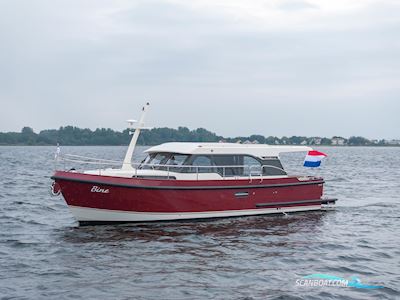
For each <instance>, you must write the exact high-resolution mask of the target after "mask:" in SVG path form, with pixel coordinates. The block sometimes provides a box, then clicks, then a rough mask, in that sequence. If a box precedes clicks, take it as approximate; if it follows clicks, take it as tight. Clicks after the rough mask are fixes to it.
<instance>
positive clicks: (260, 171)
mask: <svg viewBox="0 0 400 300" xmlns="http://www.w3.org/2000/svg"><path fill="white" fill-rule="evenodd" d="M57 161H63V162H64V169H65V162H74V163H80V164H90V165H112V166H116V165H118V166H120V165H121V162H120V161H115V160H108V159H98V158H92V157H86V156H81V155H74V154H64V155H61V156H59V157H58V158H57ZM132 166H133V169H134V172H135V174H134V177H138V172H137V171H138V170H140V169H143V168H145V167H148V168H149V169H151V170H159V171H165V172H167V178H168V179H169V178H170V176H171V172H174V170H177V169H178V170H189V172H188V173H190V174H196V179H197V180H199V173H203V172H202V170H204V169H206V170H207V169H208V170H209V172H204V173H217V174H220V175H221V177H222V178H223V179H225V178H229V177H246V176H248V177H249V180H250V181H252V177H253V176H260V179H261V182H262V180H263V176H264V170H265V169H267V168H270V169H276V170H279V171H282V172H284V173H285V174H286V171H285V170H284V169H282V168H279V167H276V166H273V165H225V166H217V165H212V166H193V165H166V164H144V163H139V162H134V163H132ZM227 169H233V170H240V169H242V172H241V173H242V174H235V173H236V172H232V173H233V174H232V175H226V173H227V172H226V171H227ZM190 170H195V171H194V172H190ZM220 170H221V172H220ZM246 170H248V173H247V172H246V173H247V174H246V175H245V171H246ZM175 172H176V171H175ZM99 173H101V170H99ZM176 173H181V172H176ZM238 173H240V172H238Z"/></svg>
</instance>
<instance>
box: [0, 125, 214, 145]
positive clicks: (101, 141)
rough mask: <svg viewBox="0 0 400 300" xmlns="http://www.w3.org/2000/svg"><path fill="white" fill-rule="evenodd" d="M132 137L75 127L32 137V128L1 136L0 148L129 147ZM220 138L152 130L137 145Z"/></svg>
mask: <svg viewBox="0 0 400 300" xmlns="http://www.w3.org/2000/svg"><path fill="white" fill-rule="evenodd" d="M130 139H131V136H130V135H129V130H128V129H126V130H124V131H122V132H119V131H114V130H112V129H109V128H107V129H105V128H98V129H96V130H94V131H93V130H90V129H87V128H85V129H82V128H78V127H74V126H65V127H60V128H59V129H47V130H42V131H40V132H39V133H35V132H34V131H33V129H32V128H30V127H24V128H22V130H21V132H7V133H0V145H56V144H57V143H59V144H60V145H65V146H67V145H71V146H84V145H89V146H90V145H128V143H129V142H130ZM220 139H222V137H220V136H217V135H216V134H215V133H212V132H210V131H208V130H206V129H203V128H198V129H195V130H189V129H188V128H186V127H179V128H178V129H172V128H154V129H151V130H143V131H142V132H141V134H140V136H139V139H138V144H140V145H157V144H161V143H165V142H171V141H172V142H174V141H175V142H195V141H196V142H217V141H219V140H220Z"/></svg>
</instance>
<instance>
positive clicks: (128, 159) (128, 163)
mask: <svg viewBox="0 0 400 300" xmlns="http://www.w3.org/2000/svg"><path fill="white" fill-rule="evenodd" d="M149 106H150V103H149V102H147V103H146V105H145V106H143V108H142V115H141V116H140V119H139V122H137V121H135V120H128V121H127V122H128V124H129V129H135V132H134V133H133V136H132V139H131V142H130V143H129V147H128V150H127V151H126V154H125V158H124V162H123V163H122V168H121V169H122V170H133V169H134V168H133V167H132V156H133V152H134V151H135V147H136V142H137V140H138V137H139V134H140V131H141V130H142V129H146V128H145V127H144V119H145V117H146V112H147V109H148V107H149ZM134 123H137V126H136V127H134V126H133V124H134ZM129 134H132V132H131V131H130V132H129Z"/></svg>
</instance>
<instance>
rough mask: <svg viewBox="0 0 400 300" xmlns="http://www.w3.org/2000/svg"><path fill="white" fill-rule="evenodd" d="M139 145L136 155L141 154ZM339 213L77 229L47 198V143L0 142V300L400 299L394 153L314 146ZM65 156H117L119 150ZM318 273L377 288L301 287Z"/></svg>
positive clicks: (399, 194) (399, 203)
mask: <svg viewBox="0 0 400 300" xmlns="http://www.w3.org/2000/svg"><path fill="white" fill-rule="evenodd" d="M140 150H143V149H140ZM319 150H322V151H324V152H326V153H327V154H328V155H329V158H328V159H327V160H326V161H325V162H324V165H323V167H322V168H321V169H319V170H315V171H312V170H311V171H310V170H308V169H307V170H305V169H304V168H303V167H302V166H301V163H302V159H303V156H304V155H303V154H300V155H297V154H296V155H289V156H285V157H283V161H284V164H285V166H286V167H287V169H288V170H290V171H291V173H308V174H317V175H321V176H324V177H325V179H326V188H325V192H326V194H327V195H329V196H334V197H337V198H339V199H340V201H339V202H338V203H337V208H336V210H335V211H329V212H324V213H321V212H312V213H301V214H291V215H288V216H282V215H277V216H262V217H245V218H236V219H221V220H217V221H209V222H184V223H156V224H141V225H118V226H88V227H78V226H77V223H76V222H75V221H74V219H73V217H72V215H71V214H70V213H69V211H68V208H67V206H66V204H65V203H64V201H63V199H61V198H58V197H51V196H50V194H49V186H50V183H51V181H50V179H49V176H50V175H51V174H52V170H53V168H54V165H53V162H52V158H53V153H54V148H53V147H0V162H1V169H0V201H1V206H0V266H1V269H0V270H1V271H0V298H1V299H44V298H49V299H66V298H71V299H337V298H341V299H396V298H397V299H399V297H400V296H399V295H400V247H399V246H400V237H399V235H400V148H323V147H321V148H319ZM62 151H63V152H67V153H75V154H81V155H90V156H95V157H102V158H108V159H122V158H123V155H124V151H125V148H124V147H64V148H63V149H62ZM314 273H323V274H329V275H335V276H339V277H344V278H346V279H349V278H350V277H351V276H357V277H358V278H360V280H361V281H362V282H363V283H365V284H371V285H382V286H384V288H382V289H374V290H369V289H356V288H351V287H346V288H344V287H298V286H296V284H295V283H296V280H297V279H300V278H301V277H303V276H306V275H310V274H314Z"/></svg>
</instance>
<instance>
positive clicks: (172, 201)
mask: <svg viewBox="0 0 400 300" xmlns="http://www.w3.org/2000/svg"><path fill="white" fill-rule="evenodd" d="M52 179H54V180H55V182H56V184H57V185H58V187H59V189H60V191H61V193H62V195H63V197H64V199H65V201H66V202H67V204H68V206H69V207H70V208H71V211H72V213H73V214H74V215H75V217H76V218H77V220H78V221H80V222H113V221H115V222H131V221H157V220H176V219H193V218H213V217H230V216H240V215H255V214H265V213H274V212H275V213H276V212H291V211H304V210H316V209H320V208H321V202H322V200H321V197H322V193H323V183H324V182H323V180H322V179H321V178H315V177H311V178H302V180H299V178H297V177H287V178H273V179H265V178H264V179H263V180H261V179H255V178H253V179H241V180H209V181H208V180H154V179H140V178H122V177H111V176H100V175H89V174H82V173H76V172H63V171H57V172H56V173H55V174H54V176H53V177H52Z"/></svg>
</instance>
